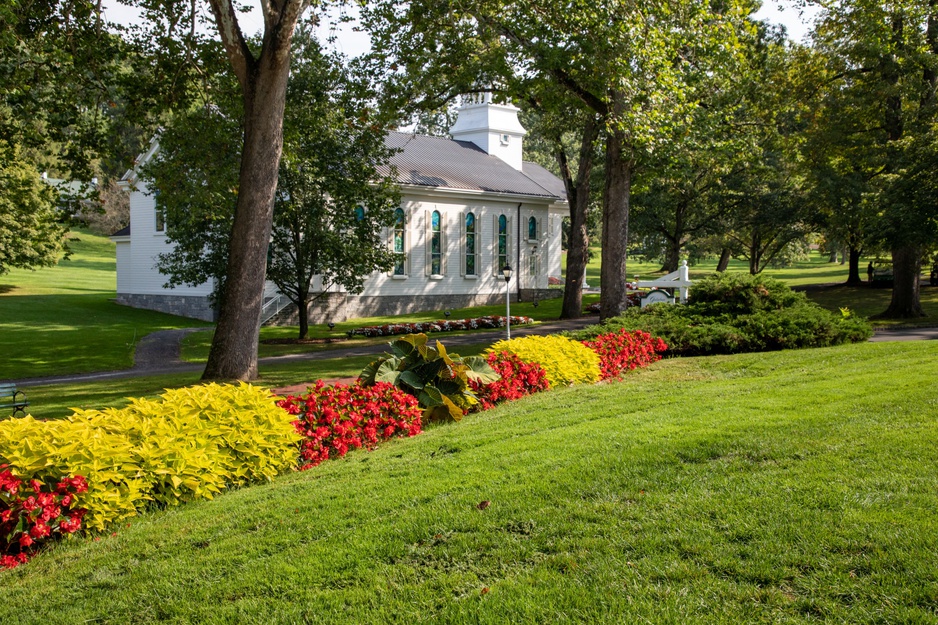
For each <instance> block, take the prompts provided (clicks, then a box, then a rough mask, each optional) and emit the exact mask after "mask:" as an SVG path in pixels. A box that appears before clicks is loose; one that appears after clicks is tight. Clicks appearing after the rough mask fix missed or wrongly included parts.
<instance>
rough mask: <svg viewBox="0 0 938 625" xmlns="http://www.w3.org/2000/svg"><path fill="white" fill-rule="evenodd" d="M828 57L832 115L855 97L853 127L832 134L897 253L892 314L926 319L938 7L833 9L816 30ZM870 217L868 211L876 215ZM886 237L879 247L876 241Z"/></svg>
mask: <svg viewBox="0 0 938 625" xmlns="http://www.w3.org/2000/svg"><path fill="white" fill-rule="evenodd" d="M814 41H815V47H816V48H817V50H818V51H819V52H820V53H822V54H823V55H824V56H825V58H826V59H827V60H828V76H829V78H828V79H827V81H826V83H825V84H824V87H825V88H826V94H828V95H827V98H826V100H825V102H824V104H825V106H826V107H827V110H829V111H831V113H830V115H829V117H833V116H834V115H837V114H839V112H838V111H835V110H834V109H833V107H834V106H836V105H837V104H838V103H839V102H843V101H846V102H847V103H848V104H849V107H848V108H846V113H847V115H846V116H845V120H846V123H845V125H844V127H843V128H842V129H838V130H839V132H838V133H837V134H833V132H832V133H831V134H830V135H828V137H829V138H830V140H831V143H832V144H833V145H834V147H833V149H831V150H830V153H832V154H833V155H834V158H833V159H829V161H831V160H832V161H834V162H835V163H836V164H840V163H842V165H841V170H846V172H847V173H848V174H851V175H852V176H854V177H855V179H858V181H859V182H858V185H857V186H859V187H860V189H861V190H862V192H863V193H864V195H863V198H864V204H866V203H868V206H869V207H870V213H872V214H873V215H875V219H874V221H873V227H872V228H871V229H870V230H871V233H875V235H874V234H871V237H870V238H872V239H873V242H874V243H877V242H878V243H880V244H881V245H883V246H884V247H886V248H888V249H889V250H890V251H891V254H892V260H893V276H894V282H893V284H894V286H893V291H892V299H891V301H890V304H889V307H888V308H887V310H886V311H885V312H884V313H883V314H882V315H883V316H885V317H893V318H906V317H919V316H923V315H924V313H923V311H922V308H921V303H920V298H919V279H920V274H921V266H922V259H923V257H924V256H925V254H926V250H927V248H928V247H929V246H930V245H932V244H934V242H935V231H934V228H933V227H932V225H931V224H932V223H933V220H934V217H933V215H934V206H935V202H934V201H933V200H934V198H932V199H929V198H928V197H927V193H928V192H929V189H930V187H929V186H928V185H924V186H920V185H917V184H914V181H917V182H921V175H920V174H919V173H918V172H919V171H921V170H920V161H919V159H920V158H925V159H926V161H927V159H928V158H929V154H930V153H931V152H932V150H931V148H930V147H929V143H928V142H929V141H933V139H934V134H933V133H932V132H931V129H932V128H933V126H934V124H935V123H936V120H938V115H936V113H938V109H936V83H938V3H936V2H935V1H934V0H894V1H891V2H888V3H874V2H869V1H866V0H844V1H841V2H837V3H832V4H830V5H829V6H827V7H826V8H825V10H824V12H823V13H822V14H821V18H820V20H819V21H818V24H817V27H816V29H815V32H814ZM867 214H869V213H867ZM877 240H878V241H877Z"/></svg>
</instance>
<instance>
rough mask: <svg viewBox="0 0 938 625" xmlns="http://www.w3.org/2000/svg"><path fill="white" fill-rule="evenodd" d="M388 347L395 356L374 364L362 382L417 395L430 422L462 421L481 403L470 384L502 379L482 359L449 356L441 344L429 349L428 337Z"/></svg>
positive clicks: (402, 340)
mask: <svg viewBox="0 0 938 625" xmlns="http://www.w3.org/2000/svg"><path fill="white" fill-rule="evenodd" d="M388 345H390V346H391V351H393V352H394V353H393V354H385V355H384V356H383V357H382V358H379V359H378V360H375V361H374V362H372V363H370V364H369V365H368V366H367V367H365V368H364V369H362V372H361V374H360V375H359V376H358V379H359V380H360V381H361V383H362V384H363V385H365V386H368V385H370V384H375V383H376V382H387V383H389V384H393V385H394V386H397V387H398V388H400V389H402V390H404V391H405V392H407V393H409V394H410V395H413V396H414V397H416V398H417V401H418V402H419V403H420V406H421V407H423V408H424V413H423V418H424V419H425V420H427V421H430V420H440V421H445V420H453V421H459V420H460V419H462V417H463V415H464V414H466V412H468V410H469V408H471V407H472V406H474V405H475V404H477V403H478V399H477V398H476V396H475V394H474V393H473V392H472V389H471V388H470V387H469V380H471V379H474V380H476V381H478V382H482V383H488V382H493V381H495V380H496V379H498V377H497V376H498V374H496V373H495V372H494V371H492V368H491V367H489V365H488V363H487V362H485V359H484V358H482V357H481V356H469V357H466V358H462V357H461V356H458V355H457V354H452V355H450V354H447V353H446V348H445V347H443V344H442V343H440V342H439V341H437V342H436V348H433V347H430V346H428V345H427V335H426V334H409V335H407V336H404V337H401V338H399V339H397V340H395V341H391V342H390V343H388Z"/></svg>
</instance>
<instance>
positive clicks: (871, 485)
mask: <svg viewBox="0 0 938 625" xmlns="http://www.w3.org/2000/svg"><path fill="white" fill-rule="evenodd" d="M936 376H938V345H936V344H934V343H928V342H921V343H881V344H858V345H851V346H846V347H838V348H830V349H819V350H806V351H788V352H776V353H768V354H751V355H742V356H727V357H711V358H695V359H691V358H689V359H675V360H669V361H663V362H660V363H657V364H656V365H653V366H652V367H651V368H650V369H648V370H644V371H639V372H636V373H635V374H632V375H629V376H628V377H627V379H626V380H625V381H624V382H621V383H615V384H602V385H595V386H585V387H574V388H570V389H562V390H557V391H552V392H549V393H543V394H541V395H538V396H534V397H531V398H527V399H525V400H522V401H518V402H515V403H512V404H509V405H506V406H503V407H500V408H498V409H495V410H492V411H489V412H485V413H480V414H475V415H470V416H468V417H466V418H465V419H464V420H463V421H462V422H461V423H459V424H454V425H446V426H438V427H434V428H432V429H430V430H429V431H428V432H426V433H424V434H422V435H420V436H418V437H416V438H413V439H407V440H399V441H393V442H390V443H388V444H386V445H384V446H383V447H381V448H379V449H378V450H376V451H374V452H371V453H368V452H353V453H351V454H350V455H349V456H347V457H346V458H345V459H343V460H338V461H330V462H328V463H326V464H324V465H322V466H321V467H319V468H317V469H314V470H312V471H308V472H304V473H297V474H293V475H289V476H285V477H283V478H281V479H277V480H275V481H274V482H272V483H269V484H265V485H261V486H254V487H250V488H243V489H241V490H238V491H234V492H230V493H227V494H225V495H223V496H220V497H218V498H217V499H215V500H214V501H205V502H199V503H194V504H189V505H186V506H183V507H180V508H178V509H173V510H167V511H162V512H153V513H150V514H146V515H144V516H141V517H138V518H135V519H133V520H132V521H131V522H130V523H127V524H124V525H121V526H120V527H119V528H117V531H116V533H115V534H114V535H110V534H108V535H105V536H103V537H102V538H101V540H100V541H97V542H96V541H92V540H89V539H78V540H71V541H67V542H66V543H63V544H61V545H57V546H55V547H54V548H52V549H50V550H49V552H48V553H45V554H42V555H40V556H39V557H37V558H36V559H35V560H34V561H33V562H32V563H30V564H29V565H27V566H25V567H22V568H20V569H17V570H14V571H12V572H7V573H3V574H0V589H2V593H3V596H4V601H3V602H0V622H4V623H7V622H9V623H14V622H15V623H79V622H101V623H151V622H177V623H265V624H266V623H331V622H340V623H424V622H432V623H641V622H649V623H744V622H745V623H800V622H804V623H809V622H847V623H891V622H894V623H900V622H901V623H930V622H935V620H936V618H938V567H936V566H935V554H936V553H938V516H936V515H935V514H934V511H935V509H936V492H938V472H936V470H935V467H936V464H938V446H936V445H935V444H934V441H935V438H936V435H938V395H936V393H935V392H934V381H935V379H936ZM485 502H487V505H486V503H485Z"/></svg>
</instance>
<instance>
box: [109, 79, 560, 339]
mask: <svg viewBox="0 0 938 625" xmlns="http://www.w3.org/2000/svg"><path fill="white" fill-rule="evenodd" d="M525 134H526V131H525V130H524V128H522V126H521V124H520V122H519V121H518V109H517V108H516V107H514V106H512V105H509V104H498V103H495V102H494V101H493V100H492V96H491V94H479V95H473V96H468V97H464V98H463V101H462V105H461V106H460V108H459V109H458V117H457V120H456V123H455V124H454V125H453V127H452V128H451V129H450V135H451V137H452V138H451V139H448V138H442V137H426V136H417V135H413V134H408V133H400V132H392V133H389V134H388V137H387V139H386V141H387V144H388V145H389V146H390V147H392V148H396V149H397V150H398V151H397V152H396V153H395V154H394V156H393V157H392V158H391V161H390V165H391V166H392V167H393V168H394V171H395V172H396V178H397V183H398V184H399V186H400V191H401V206H400V208H398V209H397V211H396V215H397V220H396V223H395V225H394V226H393V228H389V229H388V232H387V233H386V235H387V236H386V240H387V241H388V245H389V246H390V247H391V248H392V249H393V250H394V251H395V252H398V253H401V254H402V255H403V259H404V260H403V261H401V262H398V263H397V265H396V266H394V267H393V268H392V269H391V270H389V271H386V272H375V273H373V274H371V275H370V276H369V277H367V278H366V279H365V283H364V290H363V291H362V293H361V294H359V295H352V294H348V293H345V292H343V291H342V290H341V289H340V288H336V289H334V290H333V292H330V293H327V294H326V295H325V297H323V298H322V299H320V300H317V301H316V302H314V303H313V305H312V306H310V322H311V323H324V322H327V321H342V320H345V319H349V318H356V317H366V316H374V315H393V314H402V313H410V312H415V311H420V310H444V309H448V308H461V307H465V306H475V305H484V304H494V303H498V302H503V301H504V299H505V279H504V277H503V276H502V271H501V269H502V267H504V266H505V265H510V266H511V267H512V269H513V277H512V279H511V284H510V287H511V292H512V299H517V298H520V299H521V300H529V299H532V298H546V297H550V296H551V295H559V291H549V290H548V277H549V276H555V277H560V244H561V243H560V241H561V234H560V232H561V222H562V220H563V218H564V216H566V215H567V214H568V206H567V201H566V192H565V190H564V185H563V182H562V181H561V180H560V179H559V178H557V177H556V176H554V175H553V174H552V173H550V172H549V171H547V170H546V169H544V168H543V167H541V166H539V165H536V164H534V163H530V162H526V161H524V160H523V159H522V140H523V138H524V135H525ZM157 149H159V148H158V146H157V145H156V142H154V144H153V145H152V146H151V148H150V150H149V151H148V152H147V153H145V154H143V155H142V156H141V158H140V159H139V160H138V162H139V163H143V162H146V160H148V159H149V158H151V157H152V156H153V154H154V153H155V151H156V150H157ZM121 183H122V186H123V188H124V189H126V190H127V191H128V192H129V194H130V226H129V227H127V228H124V229H123V230H121V231H119V232H117V233H115V234H114V235H113V236H112V237H111V239H112V240H113V241H114V242H115V243H116V244H117V301H118V302H120V303H122V304H126V305H129V306H134V307H138V308H148V309H153V310H159V311H163V312H168V313H172V314H177V315H183V316H188V317H195V318H199V319H204V320H207V321H211V320H213V319H214V311H213V310H212V308H211V305H210V303H209V299H208V296H209V294H210V293H211V292H212V284H211V283H205V284H201V285H199V286H194V287H190V286H179V287H175V288H167V287H165V286H164V284H165V283H166V276H164V275H162V274H160V273H159V272H158V271H157V270H156V268H155V264H156V257H157V256H158V255H159V254H161V253H165V252H167V251H169V250H170V249H171V247H170V246H171V243H169V242H168V241H167V239H166V233H165V225H164V223H163V221H162V219H161V216H160V215H159V213H158V211H157V210H156V203H155V199H154V197H153V195H151V194H150V193H149V192H148V190H147V188H146V185H145V183H144V182H143V181H142V180H139V179H138V177H137V174H136V171H135V170H130V171H128V172H127V173H126V174H125V175H124V177H123V178H122V181H121ZM313 287H314V290H316V285H315V279H314V285H313ZM265 302H266V303H265V314H264V315H263V316H262V319H261V321H266V319H267V318H270V317H274V316H275V315H276V317H277V318H278V319H281V320H283V319H287V318H289V314H285V313H289V312H291V311H292V313H293V314H294V315H295V308H290V307H287V306H286V304H287V301H286V299H285V298H282V297H280V296H279V294H278V293H277V292H276V287H275V286H274V285H273V284H272V283H268V286H267V290H266V293H265ZM281 309H283V310H281ZM278 311H279V314H276V313H278ZM294 322H295V317H294Z"/></svg>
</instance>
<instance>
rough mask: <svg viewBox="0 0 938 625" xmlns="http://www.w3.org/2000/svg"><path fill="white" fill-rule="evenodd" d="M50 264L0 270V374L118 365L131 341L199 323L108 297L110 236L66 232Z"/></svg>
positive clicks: (112, 276) (127, 356) (129, 358)
mask: <svg viewBox="0 0 938 625" xmlns="http://www.w3.org/2000/svg"><path fill="white" fill-rule="evenodd" d="M70 238H71V241H70V242H69V247H70V248H71V249H72V255H71V257H70V258H68V259H66V260H62V261H60V262H59V264H58V265H57V266H55V267H51V268H45V269H39V270H36V271H29V270H22V269H18V270H17V269H14V270H12V271H10V273H9V274H5V275H2V276H0V353H2V354H3V358H0V380H2V379H19V378H31V377H40V376H46V375H62V374H68V373H82V372H88V371H107V370H115V369H126V368H129V367H131V366H132V365H133V353H134V348H135V347H136V344H137V342H138V341H139V340H140V339H141V338H143V337H144V336H146V335H147V334H149V333H150V332H155V331H157V330H165V329H170V328H184V327H195V326H200V325H207V324H204V323H202V322H199V321H196V320H194V319H185V318H183V317H175V316H173V315H165V314H162V313H157V312H153V311H149V310H139V309H135V308H128V307H126V306H120V305H118V304H116V303H114V301H113V299H114V297H115V295H116V293H115V289H116V265H115V257H114V244H113V243H112V242H111V241H110V240H108V239H107V237H102V236H97V235H93V234H91V233H89V232H86V231H74V232H72V233H71V234H70Z"/></svg>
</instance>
